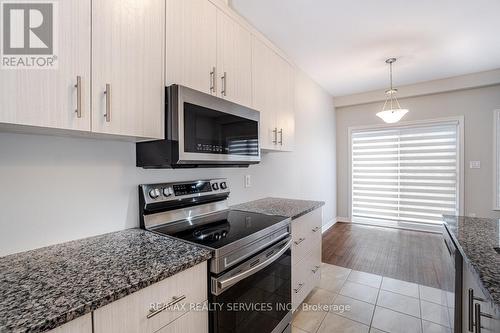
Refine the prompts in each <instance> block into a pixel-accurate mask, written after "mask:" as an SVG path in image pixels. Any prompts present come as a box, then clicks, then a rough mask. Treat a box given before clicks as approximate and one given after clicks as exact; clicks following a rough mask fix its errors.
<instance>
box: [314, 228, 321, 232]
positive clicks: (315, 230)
mask: <svg viewBox="0 0 500 333" xmlns="http://www.w3.org/2000/svg"><path fill="white" fill-rule="evenodd" d="M319 229H320V228H319V227H315V228H313V229H312V232H317V231H318V230H319Z"/></svg>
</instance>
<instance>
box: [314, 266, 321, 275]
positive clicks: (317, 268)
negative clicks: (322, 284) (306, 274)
mask: <svg viewBox="0 0 500 333" xmlns="http://www.w3.org/2000/svg"><path fill="white" fill-rule="evenodd" d="M320 268H321V266H314V269H312V272H313V273H314V274H316V272H317V271H318V270H319V269H320Z"/></svg>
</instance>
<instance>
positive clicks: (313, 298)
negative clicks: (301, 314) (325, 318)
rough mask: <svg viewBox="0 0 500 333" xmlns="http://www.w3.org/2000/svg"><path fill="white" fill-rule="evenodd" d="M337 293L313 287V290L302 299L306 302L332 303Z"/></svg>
mask: <svg viewBox="0 0 500 333" xmlns="http://www.w3.org/2000/svg"><path fill="white" fill-rule="evenodd" d="M335 296H337V294H335V293H333V292H331V291H328V290H326V289H321V288H314V289H313V291H311V293H310V294H309V296H307V298H306V299H305V300H304V303H308V304H326V305H328V304H332V303H333V300H334V299H335Z"/></svg>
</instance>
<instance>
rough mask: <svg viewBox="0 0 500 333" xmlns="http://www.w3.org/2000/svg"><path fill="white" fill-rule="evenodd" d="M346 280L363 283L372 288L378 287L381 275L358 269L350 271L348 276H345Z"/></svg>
mask: <svg viewBox="0 0 500 333" xmlns="http://www.w3.org/2000/svg"><path fill="white" fill-rule="evenodd" d="M347 280H348V281H352V282H357V283H361V284H365V285H367V286H370V287H373V288H380V284H381V283H382V277H381V276H380V275H375V274H370V273H365V272H359V271H352V272H351V274H349V276H348V277H347Z"/></svg>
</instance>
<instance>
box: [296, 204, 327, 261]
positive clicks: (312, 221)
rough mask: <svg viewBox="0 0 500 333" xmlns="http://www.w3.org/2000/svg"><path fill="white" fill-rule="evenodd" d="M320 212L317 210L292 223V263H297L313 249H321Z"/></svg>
mask: <svg viewBox="0 0 500 333" xmlns="http://www.w3.org/2000/svg"><path fill="white" fill-rule="evenodd" d="M321 223H322V210H321V209H317V210H315V211H313V212H311V213H308V214H306V215H304V216H302V217H300V218H298V219H296V220H294V221H292V239H293V243H292V262H293V263H297V262H298V261H300V260H301V259H302V258H304V257H305V256H306V255H307V253H309V252H311V251H312V250H313V249H314V248H316V247H320V248H321Z"/></svg>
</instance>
